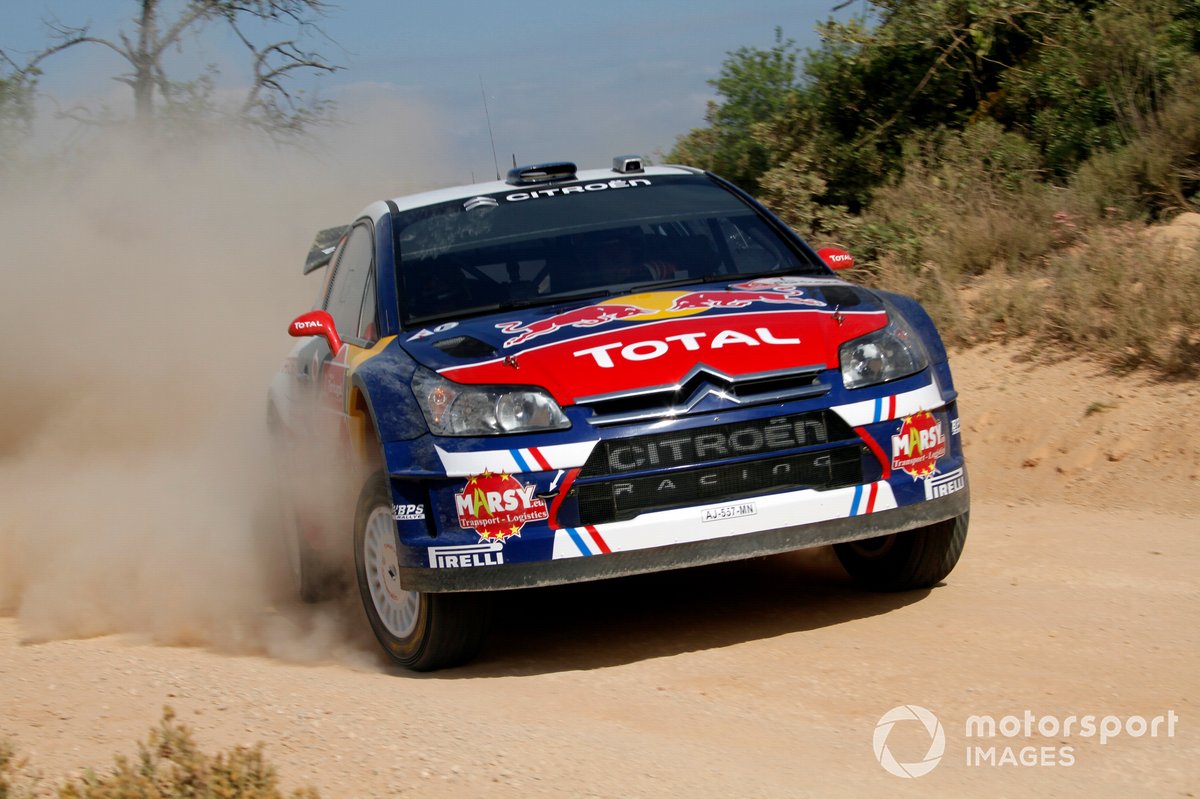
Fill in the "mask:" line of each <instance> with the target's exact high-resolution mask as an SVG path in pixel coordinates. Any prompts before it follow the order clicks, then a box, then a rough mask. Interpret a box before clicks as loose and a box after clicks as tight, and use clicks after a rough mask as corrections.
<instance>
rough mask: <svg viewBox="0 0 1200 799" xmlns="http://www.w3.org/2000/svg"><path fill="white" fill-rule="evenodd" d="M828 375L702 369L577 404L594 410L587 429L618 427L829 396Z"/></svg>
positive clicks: (813, 370)
mask: <svg viewBox="0 0 1200 799" xmlns="http://www.w3.org/2000/svg"><path fill="white" fill-rule="evenodd" d="M824 369H825V367H824V366H820V365H817V366H804V367H799V368H796V369H785V370H781V371H775V372H764V373H761V374H752V375H740V376H737V377H733V376H730V375H726V374H723V373H721V372H719V371H717V370H714V369H710V368H709V367H707V366H704V365H700V366H697V367H696V368H694V369H693V370H692V371H691V372H689V373H688V375H687V376H686V377H684V379H683V380H681V381H680V382H679V383H678V384H676V385H667V386H655V387H652V388H644V389H638V390H636V391H625V392H617V393H615V394H598V395H596V396H593V397H581V398H580V399H579V400H577V404H578V405H582V406H584V407H587V408H591V409H592V411H593V415H592V416H590V417H588V423H589V424H593V425H614V424H623V423H625V422H633V421H638V420H645V419H658V418H662V417H664V416H683V415H686V414H689V413H696V412H699V411H701V410H703V408H704V405H705V404H706V403H708V404H709V405H710V406H711V403H713V402H720V403H723V404H724V405H726V406H728V405H761V404H765V403H770V402H786V401H789V400H796V399H802V398H805V397H816V396H820V395H822V394H824V393H826V392H827V391H829V385H828V384H827V383H824V382H822V381H821V373H822V372H823V371H824Z"/></svg>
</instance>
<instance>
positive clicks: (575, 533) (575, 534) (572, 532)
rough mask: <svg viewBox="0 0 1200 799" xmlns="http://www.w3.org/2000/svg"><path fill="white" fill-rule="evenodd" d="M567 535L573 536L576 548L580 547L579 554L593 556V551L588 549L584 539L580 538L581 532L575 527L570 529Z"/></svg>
mask: <svg viewBox="0 0 1200 799" xmlns="http://www.w3.org/2000/svg"><path fill="white" fill-rule="evenodd" d="M566 529H567V535H569V536H571V540H572V541H574V542H575V546H577V547H579V554H581V555H591V554H592V551H591V550H590V549H588V547H587V544H585V543H583V539H582V538H580V536H579V531H578V530H576V529H575V528H574V527H568V528H566Z"/></svg>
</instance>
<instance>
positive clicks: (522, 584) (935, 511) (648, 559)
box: [400, 471, 970, 592]
mask: <svg viewBox="0 0 1200 799" xmlns="http://www.w3.org/2000/svg"><path fill="white" fill-rule="evenodd" d="M963 479H964V485H963V487H962V488H961V489H960V490H958V491H955V492H954V493H951V494H948V495H946V496H942V497H937V498H933V499H929V500H926V501H923V502H918V503H915V504H912V505H903V506H900V507H896V508H891V509H888V510H880V511H876V512H874V513H869V514H866V515H861V516H853V517H844V518H833V519H827V520H824V521H818V522H806V523H802V524H792V525H785V526H777V527H771V528H768V529H765V530H758V531H754V532H747V533H742V534H737V535H730V536H722V537H717V538H705V539H701V540H695V541H686V542H682V543H672V544H668V545H663V546H656V547H649V548H644V549H633V550H628V551H620V552H609V553H604V554H597V555H592V556H588V557H572V558H564V559H556V560H545V561H535V562H524V563H507V564H500V565H492V566H487V567H484V568H475V567H471V568H415V567H406V568H402V569H401V572H400V582H401V585H403V586H404V587H405V588H407V589H409V590H415V591H422V592H450V591H494V590H504V589H514V588H534V587H538V586H548V585H560V584H563V583H576V582H585V581H589V580H603V579H608V578H610V577H624V576H628V575H633V574H643V573H646V572H655V571H664V570H668V569H681V568H686V567H689V566H702V565H705V564H710V563H721V562H724V561H731V560H742V559H746V558H754V557H761V556H764V555H774V554H779V553H782V552H791V551H794V550H799V549H808V548H812V547H819V546H824V545H827V544H836V543H840V542H844V541H859V540H863V539H866V538H874V537H876V536H881V535H889V534H891V533H898V532H903V531H906V530H912V529H915V528H918V527H923V526H925V525H929V524H934V523H936V522H940V521H945V520H946V519H952V518H955V517H957V516H960V515H962V514H964V513H966V512H967V511H968V509H969V507H970V496H969V495H970V491H969V486H967V485H966V484H965V481H966V476H965V471H964V477H963ZM464 565H466V564H464Z"/></svg>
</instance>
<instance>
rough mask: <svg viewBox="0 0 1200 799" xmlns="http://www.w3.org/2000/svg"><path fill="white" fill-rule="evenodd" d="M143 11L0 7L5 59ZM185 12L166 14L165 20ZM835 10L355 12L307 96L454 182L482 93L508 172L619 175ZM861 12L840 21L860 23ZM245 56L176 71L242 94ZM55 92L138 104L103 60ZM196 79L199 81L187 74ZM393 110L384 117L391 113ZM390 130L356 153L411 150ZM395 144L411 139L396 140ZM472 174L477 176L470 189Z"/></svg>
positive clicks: (59, 69) (374, 4)
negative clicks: (67, 30)
mask: <svg viewBox="0 0 1200 799" xmlns="http://www.w3.org/2000/svg"><path fill="white" fill-rule="evenodd" d="M138 5H139V4H138V3H137V2H135V0H43V1H42V2H36V3H35V2H29V1H28V0H0V48H4V49H5V50H7V51H8V52H9V53H10V54H17V53H20V52H22V51H25V52H32V51H35V50H37V49H38V48H39V47H41V46H42V45H43V44H44V43H45V41H46V32H45V28H44V26H43V23H42V20H45V19H48V18H52V17H57V19H59V20H61V21H62V22H64V23H68V24H83V23H87V22H90V23H91V30H92V32H93V33H94V34H95V35H98V36H106V37H113V38H115V36H116V34H117V32H118V31H119V30H122V29H124V30H129V31H131V32H132V26H131V24H130V23H129V19H130V17H131V16H132V14H133V13H134V12H135V11H136V8H137V6H138ZM180 5H181V3H180V2H179V0H165V2H164V6H165V10H166V11H167V12H168V13H167V14H165V15H164V16H168V17H171V16H173V14H171V13H170V12H172V11H173V10H176V9H178V7H179V6H180ZM835 5H837V0H737V1H736V2H730V0H606V1H605V2H577V1H576V0H557V2H552V1H551V0H521V2H503V0H491V2H487V1H486V0H441V2H424V3H413V2H409V3H403V2H395V1H394V0H392V1H390V2H389V1H387V0H342V2H341V3H339V4H338V5H337V6H335V7H334V8H332V10H331V12H330V14H329V16H328V18H326V19H325V20H324V21H323V23H322V26H323V28H324V30H325V31H326V33H327V34H328V36H329V38H330V39H331V40H332V42H331V41H322V40H319V39H316V40H313V44H314V46H316V47H318V48H319V49H320V50H321V52H322V53H323V54H325V55H326V56H327V57H328V58H329V59H330V60H332V61H334V62H336V63H338V64H340V65H342V66H344V67H345V69H344V70H342V71H340V72H338V73H337V74H336V75H333V76H328V77H325V78H323V79H321V80H319V81H318V82H317V83H316V84H315V85H314V84H312V83H311V82H310V84H309V88H310V89H316V90H318V91H319V92H320V94H321V95H322V96H325V97H329V98H331V99H335V100H337V101H338V102H339V103H340V104H341V105H342V108H343V112H344V113H345V114H346V115H347V117H348V123H349V124H351V125H353V124H354V123H355V122H357V121H363V122H365V123H367V124H370V125H374V126H375V127H376V128H386V127H388V125H389V122H388V120H398V121H397V122H395V126H396V129H397V130H398V131H399V130H410V129H411V127H412V126H413V125H414V124H418V125H421V126H423V127H424V128H425V129H426V131H427V135H426V136H424V137H417V138H416V139H413V140H412V143H411V145H409V146H413V147H429V146H431V144H430V143H431V142H432V143H434V144H435V145H436V148H437V149H438V151H439V152H438V154H437V156H438V158H439V159H442V161H443V163H449V164H451V165H452V168H453V170H454V171H455V172H456V173H460V174H456V175H455V177H456V178H457V177H460V176H462V177H463V178H464V179H466V178H467V177H472V176H473V177H478V178H479V179H485V178H488V177H491V176H492V174H493V173H494V171H495V167H494V165H493V158H492V149H491V145H490V143H489V140H488V129H487V121H486V118H485V116H484V111H483V102H482V98H481V93H480V79H481V78H482V81H483V84H484V86H485V87H486V92H487V102H488V109H489V111H490V115H491V124H492V129H493V132H494V136H495V145H496V152H497V154H498V158H499V161H500V166H501V168H502V169H503V168H504V167H505V166H506V165H510V164H511V159H512V156H513V155H514V154H515V155H516V158H517V160H518V161H519V162H521V163H532V162H538V161H548V160H574V161H576V162H577V163H579V164H580V165H581V166H601V165H606V164H607V163H608V162H609V160H610V159H611V157H612V156H613V155H617V154H622V153H642V154H646V155H653V154H654V153H655V152H665V151H666V150H668V149H669V148H670V147H671V145H672V143H673V142H674V140H675V137H676V136H678V135H679V134H682V133H684V132H686V131H687V130H689V129H690V128H693V127H696V126H698V125H700V124H702V123H703V117H704V110H705V103H706V101H707V100H709V99H712V98H713V97H714V94H713V91H712V88H711V87H710V86H709V85H708V83H707V81H708V80H709V79H711V78H713V77H715V76H716V75H717V73H718V71H719V70H720V67H721V63H722V61H723V60H724V58H725V55H726V53H727V52H728V51H731V50H735V49H737V48H739V47H743V46H750V47H760V48H768V47H770V46H771V45H772V44H773V41H774V29H775V26H777V25H778V26H782V28H783V31H784V35H785V36H786V37H788V38H791V39H794V40H796V42H797V43H798V44H799V46H800V47H801V48H808V47H815V46H817V44H818V40H817V37H816V33H815V26H816V24H817V23H818V22H819V21H821V20H824V19H826V18H828V17H829V16H830V14H831V13H833V12H832V9H833V7H834V6H835ZM864 6H865V3H864V2H863V0H857V2H855V3H853V4H852V5H851V6H850V7H849V8H847V9H845V10H843V11H840V12H838V16H839V17H840V18H846V17H848V16H849V15H850V14H852V13H863V12H864ZM236 48H237V45H236V44H235V43H234V42H232V40H230V39H229V38H228V37H226V36H222V35H221V34H220V33H219V32H218V31H216V30H211V31H208V32H206V33H205V34H203V35H201V36H200V37H197V38H196V39H194V40H192V41H190V42H189V43H188V48H187V49H186V50H185V51H184V52H183V53H182V54H179V55H175V56H173V58H175V59H176V69H177V70H178V74H179V75H180V77H189V76H190V74H194V73H195V71H196V69H197V67H199V66H202V65H203V64H206V63H213V64H216V65H217V66H218V67H219V68H220V70H221V73H222V82H223V84H225V87H226V88H227V89H228V90H229V91H230V92H231V93H232V92H234V91H235V90H236V87H237V86H238V85H239V82H244V81H245V80H246V73H245V72H244V58H242V57H240V55H239V53H238V51H237V49H236ZM44 66H45V71H46V74H45V77H44V78H43V81H42V87H43V89H44V90H45V91H46V93H47V94H50V95H52V96H54V97H56V98H57V100H58V102H59V103H62V104H66V105H70V104H72V103H75V102H81V101H88V102H92V103H94V102H95V98H101V100H102V101H103V102H106V103H108V104H109V105H110V106H111V107H114V108H120V107H121V106H122V104H126V103H128V102H129V100H128V97H127V95H128V89H126V88H125V87H123V86H121V85H120V84H117V83H115V82H114V81H113V80H112V76H113V75H115V74H119V73H120V71H121V69H122V67H121V64H120V63H119V61H117V60H116V59H115V58H114V57H112V56H110V55H109V54H107V53H105V52H104V51H103V50H102V49H100V48H93V49H91V50H90V51H85V50H84V49H83V48H77V50H76V52H73V53H64V54H62V55H59V56H56V57H55V58H54V59H53V60H50V61H47V62H45V65H44ZM189 73H190V74H189ZM383 106H387V107H389V108H391V109H393V110H394V114H393V115H392V116H388V115H386V114H380V113H379V110H380V108H381V107H383ZM386 133H387V131H386V130H377V131H375V133H374V135H373V136H371V137H369V138H367V139H363V138H361V137H360V138H358V139H356V140H355V141H356V142H357V145H356V146H367V147H374V146H378V147H381V148H386V147H388V146H393V147H395V146H406V142H401V141H393V140H391V139H389V137H388V136H387V135H386ZM398 138H405V137H404V136H399V135H398ZM468 173H469V174H468Z"/></svg>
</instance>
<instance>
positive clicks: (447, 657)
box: [354, 474, 487, 671]
mask: <svg viewBox="0 0 1200 799" xmlns="http://www.w3.org/2000/svg"><path fill="white" fill-rule="evenodd" d="M397 545H398V542H397V538H396V522H395V521H394V520H393V519H392V497H391V493H390V492H389V490H388V486H387V481H386V478H384V477H383V475H381V474H380V475H376V476H374V477H372V478H371V479H370V480H368V481H367V484H366V486H365V487H364V488H363V492H362V495H361V497H360V498H359V501H358V510H357V512H356V513H355V519H354V563H355V571H356V572H357V574H358V590H359V593H360V594H361V596H362V602H363V608H364V609H365V610H366V613H367V621H369V622H370V624H371V629H372V630H373V631H374V633H375V637H376V638H377V639H379V643H380V644H381V645H382V646H383V648H384V650H385V651H386V652H387V653H388V655H390V656H391V658H392V659H393V660H395V661H396V662H397V663H399V664H400V665H401V666H404V667H405V668H408V669H412V670H414V671H432V670H434V669H440V668H446V667H448V666H456V665H459V664H461V663H465V662H467V661H469V660H471V659H472V658H473V657H475V655H476V654H477V653H478V651H479V647H480V645H481V644H482V643H483V638H484V635H485V633H486V631H487V606H486V605H485V604H484V602H483V601H482V597H481V596H480V595H478V594H458V593H449V594H429V593H422V592H420V591H409V590H406V589H405V588H404V587H403V586H402V585H401V582H400V559H399V555H398V552H397Z"/></svg>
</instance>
